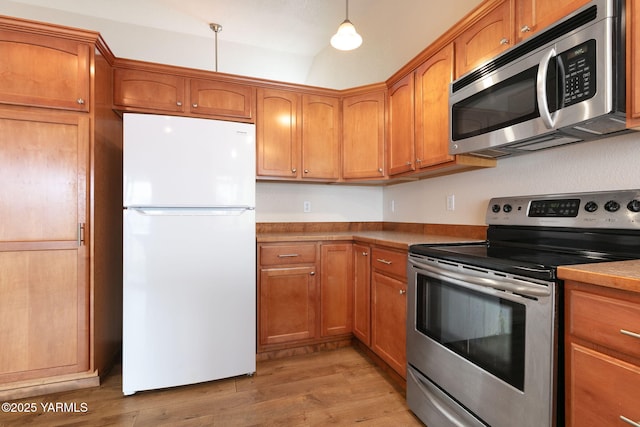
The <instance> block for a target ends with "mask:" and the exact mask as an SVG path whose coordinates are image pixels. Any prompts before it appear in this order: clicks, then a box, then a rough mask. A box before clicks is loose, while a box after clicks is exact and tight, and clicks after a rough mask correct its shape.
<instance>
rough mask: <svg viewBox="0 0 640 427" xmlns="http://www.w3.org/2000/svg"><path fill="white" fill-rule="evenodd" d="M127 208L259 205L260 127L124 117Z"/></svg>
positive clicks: (174, 118)
mask: <svg viewBox="0 0 640 427" xmlns="http://www.w3.org/2000/svg"><path fill="white" fill-rule="evenodd" d="M123 120H124V158H123V169H124V177H123V178H124V182H123V184H124V188H123V191H124V195H123V197H124V200H123V202H124V206H125V207H130V206H161V207H172V206H251V207H252V206H255V168H256V166H255V165H256V163H255V126H254V125H252V124H248V123H234V122H224V121H219V120H207V119H195V118H190V117H171V116H158V115H151V114H132V113H126V114H124V119H123Z"/></svg>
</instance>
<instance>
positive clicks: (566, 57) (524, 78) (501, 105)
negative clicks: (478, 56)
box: [449, 0, 626, 158]
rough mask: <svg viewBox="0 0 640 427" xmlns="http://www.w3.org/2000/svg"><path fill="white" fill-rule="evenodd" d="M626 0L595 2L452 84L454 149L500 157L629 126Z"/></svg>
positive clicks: (451, 131) (577, 140)
mask: <svg viewBox="0 0 640 427" xmlns="http://www.w3.org/2000/svg"><path fill="white" fill-rule="evenodd" d="M624 3H625V2H624V0H593V1H591V2H589V3H588V4H586V5H585V6H583V7H581V8H580V9H578V10H577V11H575V12H574V13H572V14H570V15H568V16H567V17H565V18H564V19H562V20H561V21H559V22H556V23H555V24H553V25H551V26H549V27H547V28H546V29H545V30H543V31H541V32H540V34H538V35H536V36H534V37H532V38H531V39H529V40H527V41H525V42H522V43H520V44H517V45H515V46H514V47H512V48H510V49H509V50H507V51H505V52H503V53H502V54H501V55H499V56H498V57H496V58H495V59H493V60H491V61H489V62H487V63H485V64H483V65H481V66H480V67H478V68H476V69H475V70H473V71H470V72H469V73H467V74H465V75H463V76H462V77H460V78H459V79H457V80H456V81H454V82H453V83H451V85H450V89H449V108H450V114H449V124H450V126H449V130H450V133H449V136H450V140H449V152H450V153H451V154H462V153H472V154H475V155H478V156H483V157H491V158H499V157H503V156H507V155H512V154H522V153H526V152H531V151H537V150H541V149H545V148H550V147H555V146H559V145H564V144H569V143H573V142H579V141H585V140H592V139H597V138H601V137H603V136H605V135H611V134H612V133H616V132H625V131H626V124H625V120H626V114H625V76H626V74H625V22H624V16H625V11H624V8H625V4H624Z"/></svg>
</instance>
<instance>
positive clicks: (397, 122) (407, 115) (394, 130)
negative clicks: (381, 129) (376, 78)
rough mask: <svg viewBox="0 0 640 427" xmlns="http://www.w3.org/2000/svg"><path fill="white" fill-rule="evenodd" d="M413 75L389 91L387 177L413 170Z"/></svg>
mask: <svg viewBox="0 0 640 427" xmlns="http://www.w3.org/2000/svg"><path fill="white" fill-rule="evenodd" d="M413 86H414V80H413V74H409V75H407V76H406V77H404V78H403V79H402V80H400V81H399V82H397V83H396V84H394V85H393V86H392V87H391V89H389V148H388V153H389V175H397V174H399V173H403V172H409V171H412V170H415V167H414V163H413V161H414V159H415V154H414V110H413V105H414V104H413V96H414V95H413V94H414V90H413Z"/></svg>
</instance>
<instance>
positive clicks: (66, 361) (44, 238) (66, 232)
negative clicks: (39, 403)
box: [0, 17, 122, 400]
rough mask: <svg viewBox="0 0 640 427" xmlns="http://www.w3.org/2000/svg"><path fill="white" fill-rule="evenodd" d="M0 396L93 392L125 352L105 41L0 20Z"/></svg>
mask: <svg viewBox="0 0 640 427" xmlns="http://www.w3.org/2000/svg"><path fill="white" fill-rule="evenodd" d="M0 57H1V58H2V60H1V61H0V75H1V76H2V80H1V82H0V182H2V185H1V186H0V218H1V221H0V296H1V298H0V348H2V351H1V352H0V397H1V398H2V400H7V399H15V398H21V397H26V396H32V395H36V394H43V393H49V392H53V391H61V390H68V389H74V388H81V387H89V386H94V385H97V384H98V382H99V375H102V374H103V373H104V372H105V370H106V369H108V367H109V365H110V363H111V361H112V360H113V358H114V356H115V354H116V353H117V351H118V349H119V347H120V334H121V332H120V331H121V315H120V312H119V310H120V307H121V298H122V296H121V295H122V288H121V286H120V283H121V277H122V260H121V259H122V257H121V235H122V232H121V206H122V204H121V203H122V202H121V189H122V184H121V181H120V180H121V178H120V177H121V175H122V169H121V167H122V166H121V164H122V121H121V119H120V117H118V116H117V115H116V114H115V113H114V112H113V110H112V96H113V95H112V93H113V90H112V70H111V64H112V63H113V55H112V54H111V52H110V51H109V49H108V48H107V47H106V45H105V44H104V42H103V41H102V39H101V38H100V35H99V34H97V33H93V32H88V31H84V30H76V29H73V28H66V27H59V26H53V25H47V24H41V23H35V22H31V21H26V20H19V19H13V18H6V17H0Z"/></svg>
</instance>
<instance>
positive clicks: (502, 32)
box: [454, 0, 513, 78]
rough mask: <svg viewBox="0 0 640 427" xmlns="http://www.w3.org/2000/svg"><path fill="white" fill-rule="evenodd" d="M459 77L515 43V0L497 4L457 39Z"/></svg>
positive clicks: (457, 69) (506, 0) (457, 71)
mask: <svg viewBox="0 0 640 427" xmlns="http://www.w3.org/2000/svg"><path fill="white" fill-rule="evenodd" d="M454 43H455V49H456V70H455V72H456V78H457V77H459V76H461V75H463V74H465V73H466V72H468V71H471V70H472V69H474V68H476V67H477V66H478V65H480V64H482V63H483V62H485V61H488V60H490V59H491V58H493V57H495V56H496V55H498V54H499V53H500V52H502V51H504V50H506V49H508V48H510V47H511V46H513V21H512V19H511V0H504V1H501V2H499V3H498V4H497V5H496V7H495V8H494V9H492V10H490V11H489V12H487V14H486V15H484V16H483V17H482V18H480V19H479V20H478V21H477V22H476V23H474V24H473V25H471V26H470V27H469V28H467V29H466V30H465V31H464V32H463V33H462V34H461V35H459V36H458V37H457V38H456V39H455V42H454Z"/></svg>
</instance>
